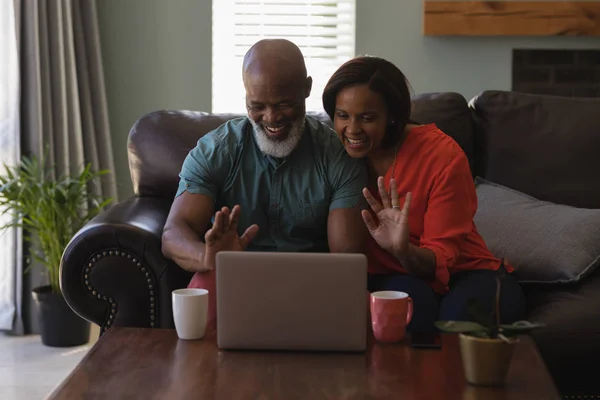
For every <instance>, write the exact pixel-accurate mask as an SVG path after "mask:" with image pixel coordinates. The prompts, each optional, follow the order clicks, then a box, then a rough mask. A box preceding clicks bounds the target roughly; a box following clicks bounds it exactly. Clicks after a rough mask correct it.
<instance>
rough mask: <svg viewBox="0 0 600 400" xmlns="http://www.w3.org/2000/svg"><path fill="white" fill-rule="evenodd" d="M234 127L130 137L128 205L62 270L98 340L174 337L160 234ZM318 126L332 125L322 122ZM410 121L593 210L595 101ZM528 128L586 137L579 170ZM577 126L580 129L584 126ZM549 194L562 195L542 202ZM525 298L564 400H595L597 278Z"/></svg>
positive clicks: (433, 100) (161, 122) (153, 129)
mask: <svg viewBox="0 0 600 400" xmlns="http://www.w3.org/2000/svg"><path fill="white" fill-rule="evenodd" d="M565 109H566V110H572V114H573V117H572V119H570V118H566V119H564V120H560V121H556V120H555V121H554V122H553V125H552V126H544V125H543V124H542V125H541V126H540V125H539V121H540V118H541V120H544V118H545V116H549V115H552V114H553V113H554V112H556V111H561V113H562V114H564V111H565ZM233 116H234V115H212V114H207V113H201V112H190V111H157V112H152V113H150V114H148V115H145V116H143V117H142V118H141V119H140V120H138V121H137V122H136V123H135V125H134V126H133V128H132V129H131V131H130V135H129V143H128V150H129V165H130V171H131V180H132V183H133V188H134V190H135V195H134V196H133V197H132V198H130V199H127V200H125V201H123V202H121V203H119V204H116V205H114V206H113V207H112V208H110V209H109V210H108V211H106V212H104V213H102V214H101V215H99V216H98V217H97V218H95V219H94V220H93V221H91V222H90V223H88V224H87V225H86V226H85V227H84V228H83V229H81V231H79V232H78V233H77V234H76V235H75V236H74V237H73V239H72V241H71V242H70V244H69V245H68V247H67V249H66V250H65V252H64V255H63V260H62V269H61V283H62V288H63V292H64V296H65V298H66V300H67V302H68V304H69V305H70V306H71V307H72V308H73V309H74V310H75V311H76V312H77V313H78V314H79V315H81V316H82V317H83V318H86V319H88V320H90V321H92V322H94V323H96V324H98V325H99V326H100V327H101V332H104V331H105V330H106V329H108V328H110V327H111V326H136V327H155V328H172V327H173V319H172V318H173V317H172V312H171V291H172V290H173V289H175V288H181V287H185V286H186V285H187V283H188V281H189V279H190V278H191V275H190V273H188V272H185V271H183V270H181V269H180V268H178V267H177V266H176V265H175V264H174V263H173V262H172V261H170V260H167V259H165V258H164V257H163V255H162V253H161V231H162V228H163V225H164V223H165V219H166V217H167V214H168V212H169V207H170V205H171V202H172V199H173V196H174V194H175V190H176V188H177V183H178V173H179V169H180V166H181V164H182V162H183V159H184V157H185V156H186V154H187V153H188V151H189V150H190V149H191V148H192V147H193V146H194V145H195V143H196V141H197V140H198V139H199V138H200V137H201V136H202V135H204V134H205V133H207V132H208V131H210V130H211V129H213V128H216V127H217V126H219V125H220V124H222V123H223V122H224V121H226V120H227V119H229V118H231V117H233ZM319 117H320V118H321V119H323V120H325V121H328V122H329V120H328V117H327V116H326V115H324V114H320V115H319ZM412 117H413V119H414V120H416V121H418V122H420V123H429V122H435V123H436V124H437V125H438V126H439V127H440V128H441V129H442V130H444V131H445V132H446V133H447V134H449V135H451V136H452V137H453V138H454V139H455V140H456V141H457V142H458V143H459V144H460V145H461V146H462V148H463V149H464V150H465V152H466V154H467V156H468V157H469V160H470V162H471V167H472V170H473V175H474V176H476V175H478V176H481V177H483V178H486V179H487V180H490V181H493V182H497V183H499V184H502V185H506V186H509V187H512V188H514V189H516V190H520V191H523V192H525V193H527V194H529V195H531V196H534V197H539V198H541V199H543V200H549V201H554V202H558V203H564V204H570V205H574V206H579V207H588V208H600V179H599V178H598V173H599V171H600V168H599V166H600V160H595V159H594V157H591V156H592V155H593V156H595V155H596V154H598V153H599V152H600V135H599V134H598V132H599V131H598V129H600V99H599V100H589V101H587V100H586V101H575V100H572V99H568V98H564V99H560V98H551V97H542V96H532V95H524V94H517V93H511V92H499V91H487V92H483V93H482V94H481V95H479V96H477V97H476V98H474V99H472V100H471V101H470V102H467V101H466V100H465V99H464V98H463V97H462V96H461V95H459V94H456V93H437V94H436V93H431V94H423V95H419V96H415V98H414V100H413V113H412ZM532 118H533V119H536V121H537V122H538V124H537V125H536V126H537V128H536V129H553V130H555V131H556V132H558V133H557V134H561V133H560V132H563V131H564V132H567V133H568V132H570V129H572V128H573V127H574V126H576V127H577V129H579V130H581V129H587V130H588V132H584V133H585V134H584V135H582V132H581V131H579V134H578V136H577V138H578V139H577V141H576V142H575V141H574V142H572V145H571V147H572V149H571V150H573V149H575V150H577V151H579V152H581V157H580V158H579V159H578V161H576V162H575V163H574V164H573V165H568V166H564V165H562V166H556V165H554V164H553V161H552V160H553V159H552V154H556V152H560V151H565V150H569V149H565V148H564V146H565V145H566V146H570V145H569V140H566V141H563V142H564V143H563V144H562V146H561V148H556V149H552V148H548V147H547V145H546V144H545V143H537V142H536V141H535V140H531V138H535V134H536V132H535V131H532V130H531V129H532V126H534V125H533V124H532V123H531V121H532ZM582 118H586V119H587V120H586V121H583V122H584V123H582ZM554 119H556V118H554ZM550 120H551V118H548V121H550ZM510 130H513V132H514V130H517V131H518V133H519V135H511V137H518V138H522V140H517V141H515V142H514V143H507V141H506V140H503V132H507V131H510ZM582 137H583V138H584V139H581V138H582ZM565 143H566V144H565ZM524 154H525V155H526V157H524V156H523V155H524ZM532 166H535V168H533V167H532ZM542 167H543V168H544V169H540V168H542ZM548 185H550V186H548ZM548 187H554V188H560V187H564V188H569V190H565V191H558V192H556V190H555V191H554V192H553V193H550V192H552V191H550V192H548V190H546V189H547V188H548ZM598 240H600V238H598ZM524 287H525V290H526V294H527V298H528V308H529V316H528V318H529V319H530V320H534V321H541V322H545V323H546V324H547V327H546V328H545V329H543V330H540V331H539V332H537V333H535V335H534V338H535V341H536V343H537V345H538V347H539V349H540V352H541V354H542V356H543V358H544V360H545V362H546V364H547V366H548V368H549V369H550V371H551V373H552V376H553V377H554V379H555V382H556V384H557V385H558V387H559V389H560V390H561V392H562V393H563V394H565V395H600V383H599V382H600V380H599V379H598V378H597V373H598V372H600V366H599V363H600V273H598V272H596V273H593V274H592V275H590V276H588V277H587V278H585V279H584V280H583V282H581V283H579V284H577V285H555V286H547V285H539V286H536V285H527V286H524Z"/></svg>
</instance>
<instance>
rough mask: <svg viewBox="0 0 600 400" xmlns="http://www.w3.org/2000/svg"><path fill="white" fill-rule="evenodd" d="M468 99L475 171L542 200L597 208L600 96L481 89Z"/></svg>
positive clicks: (599, 160) (599, 194)
mask: <svg viewBox="0 0 600 400" xmlns="http://www.w3.org/2000/svg"><path fill="white" fill-rule="evenodd" d="M470 105H471V107H472V109H473V112H474V116H475V120H476V121H477V126H478V129H477V131H476V138H475V143H476V154H477V160H476V166H475V169H476V174H477V175H478V176H481V177H483V178H486V179H487V180H489V181H492V182H496V183H499V184H502V185H505V186H508V187H511V188H513V189H516V190H518V191H520V192H523V193H527V194H529V195H531V196H533V197H535V198H538V199H540V200H546V201H551V202H553V203H559V204H567V205H571V206H575V207H584V208H600V179H598V171H600V157H598V155H599V152H600V134H598V129H599V127H600V98H596V99H592V98H570V97H569V98H568V97H555V96H541V95H532V94H522V93H515V92H503V91H485V92H483V93H482V94H480V95H479V96H477V97H475V98H474V99H472V100H471V102H470Z"/></svg>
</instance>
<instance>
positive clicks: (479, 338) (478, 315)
mask: <svg viewBox="0 0 600 400" xmlns="http://www.w3.org/2000/svg"><path fill="white" fill-rule="evenodd" d="M500 286H501V280H500V278H496V297H495V307H494V308H495V310H494V311H493V312H492V314H491V315H487V314H486V313H484V312H483V311H482V309H481V306H480V305H479V303H477V301H475V300H474V299H470V300H469V301H468V304H467V307H468V310H469V313H470V314H471V316H472V317H473V319H474V320H475V321H476V322H471V321H437V322H436V323H435V325H436V327H437V328H438V329H440V330H441V331H443V332H448V333H458V334H459V343H460V352H461V356H462V361H463V367H464V370H465V378H466V380H467V382H469V383H470V384H472V385H481V386H501V385H503V384H504V383H505V382H506V376H507V373H508V368H509V366H510V361H511V358H512V353H513V348H514V345H515V344H516V343H517V341H518V336H519V335H522V334H526V333H529V332H531V331H532V330H534V329H537V328H540V327H542V326H544V324H539V323H531V322H529V321H517V322H514V323H512V324H501V323H500Z"/></svg>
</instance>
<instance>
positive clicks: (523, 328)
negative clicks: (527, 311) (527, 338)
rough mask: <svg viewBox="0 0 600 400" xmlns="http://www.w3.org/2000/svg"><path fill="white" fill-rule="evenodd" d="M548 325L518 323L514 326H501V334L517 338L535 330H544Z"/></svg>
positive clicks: (526, 322) (513, 324) (527, 322)
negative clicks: (516, 336)
mask: <svg viewBox="0 0 600 400" xmlns="http://www.w3.org/2000/svg"><path fill="white" fill-rule="evenodd" d="M545 326H546V324H542V323H532V322H529V321H516V322H514V323H512V324H503V325H500V332H502V334H504V335H505V336H515V335H521V334H524V333H527V332H530V331H532V330H534V329H538V328H543V327H545Z"/></svg>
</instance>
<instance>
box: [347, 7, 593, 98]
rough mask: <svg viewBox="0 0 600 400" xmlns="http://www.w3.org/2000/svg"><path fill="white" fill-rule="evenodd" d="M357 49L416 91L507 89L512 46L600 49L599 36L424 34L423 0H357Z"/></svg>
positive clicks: (467, 93) (466, 93) (465, 93)
mask: <svg viewBox="0 0 600 400" xmlns="http://www.w3.org/2000/svg"><path fill="white" fill-rule="evenodd" d="M356 14H357V21H356V25H357V26H356V52H357V54H371V55H376V56H380V57H383V58H386V59H388V60H390V61H392V62H393V63H395V64H396V65H397V66H398V67H399V68H400V69H401V70H402V71H403V72H404V74H405V75H406V76H407V78H408V80H409V81H410V82H411V85H412V87H413V90H414V91H415V93H423V92H436V91H454V92H458V93H461V94H462V95H463V96H465V97H467V98H471V97H473V96H474V95H476V94H478V93H479V92H481V91H482V90H486V89H498V90H510V89H511V63H512V49H513V48H540V49H541V48H552V49H555V48H565V49H569V48H581V49H598V48H600V37H516V36H515V37H508V36H502V37H432V36H423V34H422V26H423V24H422V20H423V0H357V5H356Z"/></svg>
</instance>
